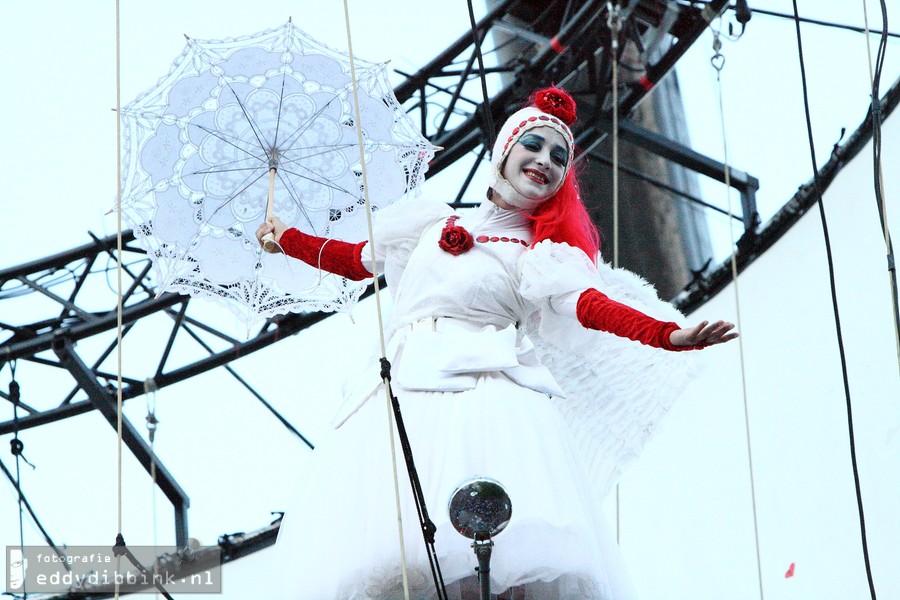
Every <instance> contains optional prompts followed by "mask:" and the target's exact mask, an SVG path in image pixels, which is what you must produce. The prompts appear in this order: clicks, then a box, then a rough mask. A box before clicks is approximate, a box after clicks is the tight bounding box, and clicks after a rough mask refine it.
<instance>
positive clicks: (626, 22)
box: [0, 0, 759, 560]
mask: <svg viewBox="0 0 900 600" xmlns="http://www.w3.org/2000/svg"><path fill="white" fill-rule="evenodd" d="M727 4H728V3H727V0H712V1H709V2H689V1H686V0H680V1H677V2H676V1H674V0H632V1H631V2H620V3H619V7H618V10H619V18H620V19H621V25H622V26H621V31H620V34H619V44H618V47H619V48H622V49H624V50H623V52H624V51H628V49H629V48H630V50H631V51H633V52H636V53H638V54H639V55H640V57H648V56H653V57H655V58H653V59H652V60H651V59H649V58H646V59H644V58H641V59H639V60H638V62H639V69H638V72H636V73H635V69H634V68H632V69H631V72H632V75H633V77H631V78H630V80H627V81H626V82H625V83H624V84H621V85H620V86H619V89H618V94H617V97H618V106H617V110H618V115H619V136H620V139H622V140H624V141H626V142H627V143H629V144H631V145H634V146H637V147H639V148H641V149H643V150H644V151H646V152H649V153H653V154H655V155H657V156H659V157H661V158H663V159H664V160H666V161H671V162H673V163H676V164H678V165H681V166H682V167H684V168H687V169H689V170H691V171H694V172H697V173H700V174H703V175H705V176H708V177H711V178H714V179H717V180H719V181H722V182H725V181H726V179H725V177H724V171H725V166H724V165H722V164H721V163H719V162H717V161H715V160H712V159H710V158H708V157H705V156H702V155H700V154H698V153H697V152H695V151H693V150H691V149H690V148H688V147H686V146H684V145H682V144H680V143H679V142H677V141H675V140H672V139H668V138H666V137H664V136H662V135H660V134H658V133H655V132H653V131H650V130H648V129H645V128H644V127H641V126H640V125H637V124H636V123H634V122H633V121H632V120H630V118H629V117H630V115H632V114H633V112H634V111H635V109H636V107H637V106H638V104H639V103H640V102H641V101H642V100H644V99H645V98H646V97H648V95H650V94H652V93H653V89H654V86H655V85H656V84H657V83H659V82H660V81H661V80H663V78H664V77H666V75H667V74H669V73H670V72H671V70H672V68H673V67H674V65H675V64H676V62H677V61H678V60H679V58H680V57H681V56H683V54H684V53H685V51H686V50H687V49H688V48H689V47H690V46H691V45H692V44H693V43H694V42H695V41H696V40H697V39H698V37H699V36H700V35H701V34H702V32H703V31H704V30H705V28H706V27H707V26H708V24H709V23H710V21H712V20H713V19H714V18H716V17H717V16H718V15H719V13H720V12H722V11H723V10H724V9H725V8H727ZM611 6H612V3H608V2H604V1H599V0H547V1H544V2H533V1H528V0H505V1H503V2H499V3H496V4H495V5H493V7H492V9H491V10H490V12H489V13H488V14H487V15H486V16H485V17H484V18H483V19H482V20H481V21H480V22H479V23H477V25H476V26H475V27H474V28H473V30H472V31H471V32H467V33H466V34H464V35H462V36H461V37H460V38H459V39H458V40H457V41H456V42H455V43H454V44H452V45H451V46H450V47H449V48H447V49H446V50H445V51H444V52H442V53H441V54H440V55H438V56H436V57H435V58H434V59H433V60H432V61H431V62H429V63H428V64H427V65H425V66H423V67H422V68H421V69H420V70H419V71H418V72H416V73H411V74H401V75H404V76H405V77H406V79H405V81H403V82H402V83H401V84H400V85H399V86H397V88H396V89H395V94H396V96H397V98H398V100H399V101H400V102H401V104H402V105H403V106H404V107H405V108H406V110H407V111H408V113H409V114H410V115H411V116H412V117H413V118H414V120H415V121H416V122H418V123H420V125H421V128H422V132H423V134H424V135H425V136H426V137H427V138H428V139H429V140H430V141H431V142H432V143H433V144H434V145H436V146H440V147H442V148H443V151H442V152H440V153H438V155H437V157H436V158H435V159H434V161H433V163H432V164H431V165H430V169H429V173H428V176H429V177H434V176H435V175H437V174H439V173H440V172H441V171H443V170H444V169H446V168H447V167H449V166H451V165H453V164H460V165H465V164H467V162H468V163H470V168H469V171H468V173H469V175H468V177H466V178H464V180H463V181H462V182H461V186H460V188H459V192H458V194H457V195H456V198H455V200H454V204H455V205H457V206H462V205H465V203H464V202H463V197H464V194H465V192H466V190H467V188H468V186H469V184H470V182H471V181H472V178H473V176H474V174H475V172H476V170H477V169H478V167H479V166H480V165H483V164H484V163H485V160H486V158H487V156H488V152H489V149H490V142H489V139H490V136H491V135H492V132H490V131H489V129H490V126H489V123H490V122H491V121H493V122H494V123H500V122H502V121H503V120H504V119H505V118H506V116H507V115H509V114H511V113H512V112H513V111H514V110H515V109H516V108H518V107H519V106H520V105H521V103H522V101H523V100H524V99H525V97H526V96H527V93H528V92H530V91H531V90H532V89H534V88H535V87H536V86H539V85H542V84H548V83H551V82H552V83H556V84H559V85H562V86H564V87H566V88H567V89H568V90H569V91H570V92H571V93H572V94H573V96H575V97H576V99H577V100H578V101H579V107H580V108H581V110H580V118H579V123H580V124H579V125H576V129H575V134H576V144H577V146H578V148H580V149H585V150H584V152H583V153H582V154H583V155H584V156H588V155H590V153H591V152H592V149H594V148H596V147H597V145H598V144H599V143H600V142H601V141H603V140H604V139H606V138H607V136H609V135H610V132H611V129H612V115H613V106H612V97H613V96H612V91H613V90H612V79H611V74H612V69H613V64H614V63H613V61H614V60H616V61H621V60H622V57H621V56H618V57H616V58H614V57H613V56H612V53H611V51H610V48H611V42H612V37H611V34H610V27H609V25H608V22H609V17H610V15H609V10H610V7H611ZM663 39H665V40H666V41H665V44H659V40H663ZM510 40H513V41H514V42H515V43H516V44H517V46H516V48H517V51H516V52H515V53H512V54H513V55H512V56H509V57H508V58H506V59H499V58H498V57H500V56H501V55H502V53H500V52H498V50H499V49H500V48H499V47H500V46H502V45H503V44H507V43H510ZM491 42H493V43H494V45H493V46H492V47H491V48H488V44H489V43H491ZM651 46H653V47H654V49H655V52H654V53H652V54H651V53H650V50H651ZM479 55H481V56H490V57H491V59H492V60H493V61H494V62H493V65H492V66H490V67H486V68H479V67H478V60H479V58H480V56H479ZM632 67H633V65H632ZM484 73H487V76H488V77H493V78H494V79H490V81H491V83H492V84H497V85H499V90H498V91H497V92H496V93H494V94H493V95H492V96H491V97H490V99H489V100H488V101H484V96H483V95H482V87H481V85H480V83H481V79H480V77H481V75H482V74H484ZM498 82H499V83H498ZM729 180H730V185H731V186H732V187H733V188H734V189H735V190H737V191H738V193H739V194H740V197H741V199H742V208H743V211H742V215H743V216H742V217H738V218H742V219H743V222H744V232H745V233H744V237H743V238H742V240H741V242H740V243H739V244H738V246H739V248H740V249H742V251H743V252H744V253H745V256H749V255H752V253H753V252H754V248H756V249H758V239H759V235H758V234H759V232H758V218H757V216H756V210H755V204H754V193H755V190H756V188H757V187H758V182H757V181H756V179H755V178H753V177H752V176H750V175H748V174H746V173H742V172H740V171H738V170H736V169H731V171H730V178H729ZM651 183H654V184H658V185H661V186H666V185H667V184H666V182H651ZM117 248H118V245H117V239H116V236H110V237H106V238H102V239H101V238H97V237H94V236H92V239H91V240H90V241H89V242H88V243H86V244H84V245H83V246H80V247H77V248H73V249H71V250H69V251H66V252H62V253H59V254H56V255H53V256H48V257H45V258H42V259H40V260H35V261H33V262H30V263H27V264H23V265H20V266H16V267H12V268H6V269H4V270H2V271H0V300H4V301H7V302H12V301H15V300H16V299H17V298H20V299H21V297H23V296H26V295H27V296H29V297H33V298H36V299H40V301H41V302H43V303H44V304H45V305H46V306H47V307H48V308H47V311H46V313H45V316H44V317H43V318H41V319H40V320H36V321H33V322H27V323H5V322H0V368H3V367H5V366H7V365H9V364H14V361H23V362H28V363H31V364H32V365H34V366H35V367H40V368H42V369H46V370H47V371H48V372H53V373H56V374H59V373H62V374H64V375H68V377H70V378H71V382H70V386H69V387H70V390H69V392H68V393H67V394H65V395H63V396H62V397H59V398H55V399H50V398H41V399H40V401H32V400H31V399H28V400H29V401H27V402H26V401H23V400H22V399H21V398H19V395H18V393H17V391H14V390H13V389H12V388H11V389H10V392H9V393H7V392H6V391H0V397H2V399H3V401H4V402H7V403H13V404H14V406H15V411H16V417H15V418H14V419H10V420H7V421H4V422H0V435H7V436H8V435H11V434H13V435H15V434H17V432H21V431H23V430H26V429H29V428H34V427H39V426H42V425H46V424H49V423H53V422H57V421H60V420H63V419H68V418H70V417H74V416H76V415H80V414H84V413H87V412H90V411H94V410H97V411H100V413H101V414H102V415H103V416H104V417H105V418H106V419H107V420H108V421H109V422H110V424H111V425H112V426H113V427H114V428H115V427H116V425H117V416H118V415H117V410H116V399H117V386H116V381H117V375H116V374H115V373H112V372H110V369H109V368H108V367H107V368H105V367H104V364H106V363H108V358H109V357H110V356H111V355H112V354H113V352H114V351H115V350H116V347H117V344H118V343H119V341H118V337H117V336H116V331H117V328H118V318H117V303H118V295H117V294H116V293H115V292H114V291H113V293H110V289H111V285H110V281H109V275H110V273H111V272H112V271H113V270H114V267H115V262H116V260H117V259H119V258H121V263H122V265H123V267H122V274H123V277H124V280H125V281H124V283H123V290H124V291H123V293H122V296H121V302H122V319H121V320H122V328H121V333H122V336H123V338H124V336H128V335H129V333H130V332H132V331H133V329H134V328H135V326H136V325H137V324H138V323H139V322H141V321H142V320H149V319H154V320H155V321H154V322H155V323H156V324H157V328H158V330H159V328H162V330H164V331H167V334H166V337H167V342H166V343H165V344H163V347H162V350H161V352H160V353H159V354H158V355H157V356H146V357H145V365H144V366H145V368H146V365H147V364H149V365H153V364H155V369H151V370H152V371H153V373H154V374H153V376H152V377H151V378H149V379H143V378H138V377H135V376H131V375H129V374H127V373H123V374H122V381H123V387H122V390H121V394H122V398H123V399H124V400H125V401H128V400H130V399H133V398H136V397H139V396H141V395H144V394H145V393H147V392H148V391H149V390H156V389H160V388H164V387H167V386H170V385H173V384H175V383H178V382H181V381H184V380H186V379H188V378H190V377H193V376H195V375H198V374H201V373H204V372H206V371H209V370H210V369H214V368H217V367H225V368H226V369H228V370H229V372H230V373H231V374H232V375H234V376H235V377H238V376H237V374H236V373H234V371H233V370H231V369H230V367H229V366H228V365H229V363H230V362H231V361H234V360H236V359H238V358H240V357H243V356H246V355H248V354H250V353H252V352H255V351H256V350H260V349H262V348H265V347H267V346H270V345H271V344H274V343H275V342H277V341H279V340H282V339H285V338H287V337H289V336H292V335H295V334H298V333H300V332H302V331H303V330H304V329H306V328H308V327H310V326H311V325H313V324H315V323H317V322H320V321H322V320H323V319H325V318H327V317H328V316H329V314H324V313H305V314H288V315H282V316H278V317H275V318H272V319H269V320H268V321H266V322H265V323H264V324H263V325H262V326H261V327H260V329H259V330H258V331H257V332H256V333H255V335H252V336H250V337H249V339H248V340H246V341H242V340H238V339H235V338H234V337H232V336H229V335H227V334H226V333H224V332H222V331H220V330H219V328H218V327H217V326H216V324H215V323H214V322H210V321H209V320H206V319H204V318H203V316H202V314H200V312H201V311H189V306H191V305H194V304H195V301H193V300H191V299H190V298H189V297H187V296H180V295H176V294H171V293H164V294H162V295H161V296H159V297H156V295H157V289H156V285H157V282H155V281H153V280H152V278H151V277H150V271H151V269H150V262H149V259H148V258H147V256H146V255H145V254H144V252H143V251H142V250H141V249H140V247H139V246H138V245H137V243H136V242H135V238H134V235H133V234H132V233H131V232H130V231H127V232H125V233H124V235H123V246H122V251H121V256H119V252H118V250H117ZM744 262H746V261H744ZM695 275H696V278H695V280H694V281H693V282H688V283H689V287H688V288H687V289H686V290H685V292H683V293H682V295H681V302H680V308H682V309H683V310H687V311H690V310H691V309H692V308H695V307H696V306H697V305H699V304H702V302H704V301H705V299H707V298H708V297H709V296H710V295H711V294H713V293H715V292H716V289H717V286H718V287H719V288H720V287H722V286H724V285H725V283H727V282H725V281H723V280H722V276H721V274H720V275H715V274H713V275H715V277H712V278H709V277H708V278H704V277H703V274H702V273H695ZM195 313H196V314H195ZM160 324H162V325H160ZM185 336H187V337H189V338H191V339H193V340H194V341H196V343H197V345H198V347H199V348H202V354H203V355H202V356H200V357H199V358H193V359H188V360H186V361H181V360H179V359H176V358H175V357H174V356H173V353H172V352H171V350H172V347H173V344H174V343H175V341H176V338H177V339H182V338H184V337H185ZM80 343H81V344H82V347H84V348H88V347H89V350H84V351H83V350H82V349H81V348H79V344H80ZM54 376H56V377H58V376H59V375H54ZM238 379H240V378H239V377H238ZM258 397H259V396H258ZM259 399H260V400H261V401H262V402H263V403H265V400H264V399H262V398H261V397H259ZM286 425H287V423H286ZM293 431H294V433H296V435H298V436H299V437H301V438H303V436H302V434H301V433H299V432H298V431H296V430H293ZM123 437H124V443H125V445H126V446H127V448H128V449H129V450H130V451H131V452H132V453H133V454H134V456H135V457H136V458H137V459H138V461H139V462H140V463H141V464H142V465H143V466H144V467H145V468H146V469H147V471H148V473H149V472H151V469H152V468H153V469H155V478H156V481H157V484H158V486H159V488H160V490H161V491H162V492H163V493H164V494H165V496H166V498H167V499H168V500H169V502H171V504H172V506H173V509H174V523H175V540H176V544H177V545H178V546H179V547H185V546H186V545H187V544H188V539H189V536H188V507H189V498H188V495H187V494H186V492H185V491H184V489H183V488H182V487H181V486H180V485H179V483H178V482H177V481H176V480H175V478H174V477H173V476H172V474H171V473H170V472H169V471H167V470H166V468H165V465H162V464H160V463H159V461H158V459H156V458H155V457H154V456H153V454H152V452H151V449H150V447H149V446H148V444H147V442H146V441H145V440H144V439H143V438H142V436H141V435H140V433H139V432H138V431H137V430H136V429H135V427H134V425H133V424H132V423H130V422H128V421H127V420H125V421H124V424H123ZM303 439H304V441H306V440H305V438H303ZM306 443H309V442H306ZM310 446H311V444H310ZM0 466H2V461H0ZM3 470H4V471H5V472H6V474H7V476H8V477H9V478H10V480H11V481H12V480H13V477H12V475H11V474H10V472H9V470H8V469H7V467H6V466H3ZM13 483H15V482H13ZM26 506H27V502H26ZM29 510H30V508H29ZM32 516H34V515H32ZM276 530H277V524H274V525H273V526H272V527H269V528H267V529H265V530H262V531H261V532H259V534H258V535H255V536H237V537H229V536H225V537H223V538H222V539H221V540H220V545H221V546H222V548H223V557H224V558H225V560H230V559H234V558H237V557H238V556H241V555H244V554H246V553H247V552H250V551H253V549H258V548H260V547H264V546H266V545H269V544H271V543H273V541H274V537H275V535H274V533H275V531H276ZM48 540H49V537H48Z"/></svg>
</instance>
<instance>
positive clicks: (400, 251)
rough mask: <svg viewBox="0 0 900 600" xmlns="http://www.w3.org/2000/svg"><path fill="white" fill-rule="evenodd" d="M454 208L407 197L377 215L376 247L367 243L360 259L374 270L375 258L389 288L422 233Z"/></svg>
mask: <svg viewBox="0 0 900 600" xmlns="http://www.w3.org/2000/svg"><path fill="white" fill-rule="evenodd" d="M452 214H453V209H452V208H450V207H449V206H448V205H447V204H445V203H443V202H438V201H435V200H423V199H416V198H413V197H408V198H404V199H402V200H399V201H397V202H394V203H393V204H391V205H390V206H388V207H386V208H383V209H381V210H379V211H378V212H377V213H375V215H374V216H373V227H372V229H373V238H374V246H371V245H370V244H366V246H365V247H364V248H363V249H362V253H361V255H360V259H361V260H362V264H363V265H365V266H366V268H367V269H369V270H370V271H371V268H372V267H371V265H372V257H373V255H374V258H375V265H376V267H377V269H378V272H379V273H384V274H385V277H386V278H387V281H388V285H391V283H392V281H397V280H398V279H399V274H400V273H401V272H402V271H403V269H404V268H405V266H406V263H407V262H408V261H409V255H410V254H411V253H412V251H413V249H414V248H415V247H416V244H418V242H419V238H420V237H421V236H422V233H423V232H424V231H425V229H427V228H428V227H429V226H431V225H433V224H434V223H437V222H438V221H441V220H443V219H446V218H447V217H449V216H450V215H452Z"/></svg>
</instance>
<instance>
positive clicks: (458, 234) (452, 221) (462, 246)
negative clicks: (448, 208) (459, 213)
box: [438, 217, 475, 256]
mask: <svg viewBox="0 0 900 600" xmlns="http://www.w3.org/2000/svg"><path fill="white" fill-rule="evenodd" d="M457 219H459V217H450V218H449V219H447V224H446V225H444V228H443V229H442V230H441V239H440V241H438V246H440V247H441V250H443V251H444V252H449V253H450V254H452V255H453V256H459V255H460V254H462V253H463V252H468V251H469V250H471V249H472V246H474V245H475V240H474V239H473V238H472V234H471V233H469V232H468V231H467V230H466V228H465V227H460V226H459V225H456V220H457Z"/></svg>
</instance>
